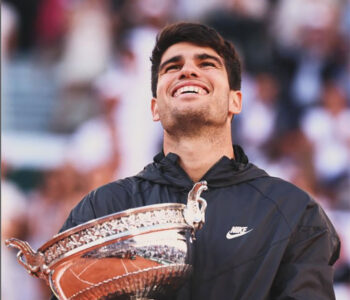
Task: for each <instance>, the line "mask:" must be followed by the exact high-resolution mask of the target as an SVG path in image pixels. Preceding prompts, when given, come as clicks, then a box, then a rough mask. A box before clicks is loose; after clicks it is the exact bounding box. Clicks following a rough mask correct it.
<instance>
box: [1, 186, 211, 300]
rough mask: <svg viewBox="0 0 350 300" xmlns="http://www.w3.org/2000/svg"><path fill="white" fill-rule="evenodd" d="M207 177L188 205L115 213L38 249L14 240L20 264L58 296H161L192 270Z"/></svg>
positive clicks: (77, 298) (11, 242)
mask: <svg viewBox="0 0 350 300" xmlns="http://www.w3.org/2000/svg"><path fill="white" fill-rule="evenodd" d="M206 189H207V183H206V182H205V181H202V182H198V183H196V184H195V185H194V186H193V188H192V190H191V191H190V192H189V194H188V198H187V205H184V204H179V203H163V204H156V205H150V206H143V207H139V208H135V209H129V210H125V211H122V212H119V213H115V214H111V215H108V216H105V217H102V218H99V219H95V220H92V221H89V222H87V223H84V224H81V225H79V226H76V227H74V228H71V229H69V230H67V231H64V232H62V233H60V234H58V235H56V236H54V237H53V238H52V239H51V240H50V241H48V242H47V243H45V244H44V245H43V246H41V247H40V248H39V249H38V251H34V250H33V249H32V248H31V247H30V246H29V244H28V243H27V242H24V241H20V240H18V239H15V238H12V239H9V240H7V241H6V244H7V245H8V246H12V247H15V248H18V249H19V252H18V254H17V259H18V262H19V263H20V264H21V265H23V267H24V268H25V269H26V270H27V271H28V272H29V274H30V275H32V276H36V277H38V278H41V279H43V280H45V281H46V283H47V284H48V285H50V287H51V289H52V291H53V292H54V294H55V295H56V296H57V297H58V298H59V299H64V300H66V299H72V300H73V299H74V300H82V299H86V300H87V299H89V300H91V299H104V300H107V299H160V298H164V297H167V295H171V294H173V293H174V292H176V290H178V289H179V288H180V287H181V286H182V285H183V284H184V282H185V281H186V280H187V279H188V278H189V277H190V275H191V273H192V268H193V267H192V264H193V240H194V234H195V232H196V230H198V229H200V228H201V227H202V226H203V224H204V217H205V209H206V201H205V200H204V199H203V198H201V197H200V194H201V193H202V191H203V190H206Z"/></svg>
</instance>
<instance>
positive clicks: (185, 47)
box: [161, 42, 222, 63]
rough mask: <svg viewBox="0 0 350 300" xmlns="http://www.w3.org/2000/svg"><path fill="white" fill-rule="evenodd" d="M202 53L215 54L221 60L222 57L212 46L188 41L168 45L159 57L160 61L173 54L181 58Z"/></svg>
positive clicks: (192, 56)
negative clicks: (160, 57)
mask: <svg viewBox="0 0 350 300" xmlns="http://www.w3.org/2000/svg"><path fill="white" fill-rule="evenodd" d="M203 53H205V54H209V55H211V56H215V57H217V58H218V59H220V60H221V62H222V58H221V57H220V55H219V54H218V53H217V52H216V51H215V50H214V49H213V48H210V47H203V46H198V45H195V44H191V43H188V42H181V43H177V44H174V45H172V46H170V47H169V48H168V49H167V50H166V51H165V52H164V54H163V56H162V59H161V63H162V62H164V61H166V60H168V59H170V58H172V57H174V56H182V57H183V58H194V57H195V55H197V54H203Z"/></svg>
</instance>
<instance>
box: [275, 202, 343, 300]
mask: <svg viewBox="0 0 350 300" xmlns="http://www.w3.org/2000/svg"><path fill="white" fill-rule="evenodd" d="M339 251H340V241H339V238H338V236H337V234H336V232H335V230H334V228H333V225H332V224H331V222H330V220H329V219H328V217H327V216H326V214H325V213H324V211H323V210H322V208H321V207H320V206H319V205H318V204H316V203H315V202H311V203H310V204H309V205H308V206H307V207H306V210H305V212H304V214H303V216H302V218H301V220H300V222H299V223H298V225H297V227H296V228H295V230H294V232H293V233H292V235H291V237H290V241H289V243H288V246H287V249H286V251H285V253H284V256H283V259H282V262H281V265H280V267H279V269H278V271H277V275H276V277H275V280H274V284H273V287H272V291H271V298H272V299H301V300H303V299H305V300H306V299H318V300H322V299H324V300H330V299H335V296H334V290H333V264H334V263H335V261H336V260H337V259H338V257H339Z"/></svg>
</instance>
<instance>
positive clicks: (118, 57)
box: [1, 0, 350, 300]
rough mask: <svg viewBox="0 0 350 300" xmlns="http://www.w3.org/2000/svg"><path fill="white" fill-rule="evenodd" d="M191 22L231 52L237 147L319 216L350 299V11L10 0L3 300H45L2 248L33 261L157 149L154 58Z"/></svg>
mask: <svg viewBox="0 0 350 300" xmlns="http://www.w3.org/2000/svg"><path fill="white" fill-rule="evenodd" d="M182 20H186V21H195V22H203V23H206V24H208V25H210V26H212V27H214V28H215V29H217V30H218V31H219V32H220V33H221V34H222V35H223V36H224V37H225V38H227V39H229V40H231V41H232V42H233V43H234V45H235V47H236V48H237V50H238V52H239V53H240V56H241V58H242V64H243V80H242V84H243V86H242V92H243V112H242V113H241V114H240V115H238V116H236V117H235V119H234V122H233V128H232V134H233V139H234V143H237V144H240V145H242V146H243V148H244V149H245V151H246V152H247V154H248V157H249V158H250V161H251V162H253V163H254V164H256V165H258V166H259V167H262V168H264V169H266V170H267V172H268V173H269V174H270V175H273V176H278V177H281V178H284V179H286V180H289V181H291V182H293V183H294V184H296V185H297V186H299V187H300V188H302V189H304V190H306V191H307V192H308V193H309V194H311V195H312V196H313V197H314V198H315V199H316V201H318V202H320V203H321V204H322V206H323V207H324V209H325V210H326V211H327V213H328V215H329V217H330V218H331V219H332V221H333V223H334V224H335V226H336V228H337V231H338V232H339V234H340V236H341V239H342V246H343V248H342V253H341V258H340V260H339V261H338V262H337V265H336V272H335V288H336V294H337V299H344V300H345V299H350V0H255V1H245V0H192V1H186V0H26V1H21V0H7V1H6V0H3V1H2V2H1V71H2V78H1V83H2V92H1V93H2V110H1V111H2V112H1V113H2V116H1V122H2V147H1V148H2V153H1V208H2V209H1V222H2V235H1V240H2V244H1V245H2V246H1V247H2V254H1V255H2V264H1V272H2V276H1V278H2V288H1V289H2V291H1V293H2V294H1V299H4V300H16V299H28V300H37V299H47V298H48V297H49V296H48V295H49V290H48V288H47V287H45V286H44V283H41V282H39V280H37V279H33V278H31V277H29V276H28V275H27V274H26V272H25V271H24V269H23V268H22V267H20V266H19V264H18V263H17V262H16V258H15V251H13V250H8V249H5V248H4V246H3V241H4V239H6V238H9V237H12V236H15V237H18V238H21V239H24V240H27V241H29V243H30V244H31V245H32V247H33V248H34V249H37V248H38V247H39V246H41V245H42V244H43V243H44V242H46V241H47V240H49V239H51V237H52V236H53V235H54V234H55V233H57V232H58V230H59V228H60V227H61V225H62V224H63V222H64V220H65V218H66V217H67V215H68V213H69V211H70V210H71V208H72V207H73V206H75V205H76V204H77V202H78V201H79V200H80V199H81V198H82V197H83V196H84V195H85V194H86V193H87V192H89V191H90V190H91V189H94V188H96V187H98V186H100V185H102V184H104V183H107V182H110V181H113V180H116V179H118V178H121V177H125V176H128V175H134V174H135V173H137V172H138V171H140V170H142V168H143V166H144V165H146V164H147V163H148V162H150V161H152V158H153V156H154V155H155V154H156V153H157V152H159V151H160V150H161V144H162V140H161V138H162V129H161V127H160V125H159V124H156V123H153V122H152V119H151V114H150V99H151V88H150V77H151V76H150V60H149V57H150V54H151V50H152V48H153V46H154V42H155V36H156V34H157V32H158V31H159V30H160V29H161V28H162V27H163V26H164V25H166V24H168V23H171V22H175V21H182ZM19 283H20V284H21V288H20V289H18V288H17V286H18V284H19Z"/></svg>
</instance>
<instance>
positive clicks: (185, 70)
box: [179, 63, 199, 79]
mask: <svg viewBox="0 0 350 300" xmlns="http://www.w3.org/2000/svg"><path fill="white" fill-rule="evenodd" d="M198 76H199V73H198V70H197V68H196V66H195V65H193V63H185V64H184V65H183V66H182V69H181V72H180V75H179V79H186V78H193V77H194V78H197V77H198Z"/></svg>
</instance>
